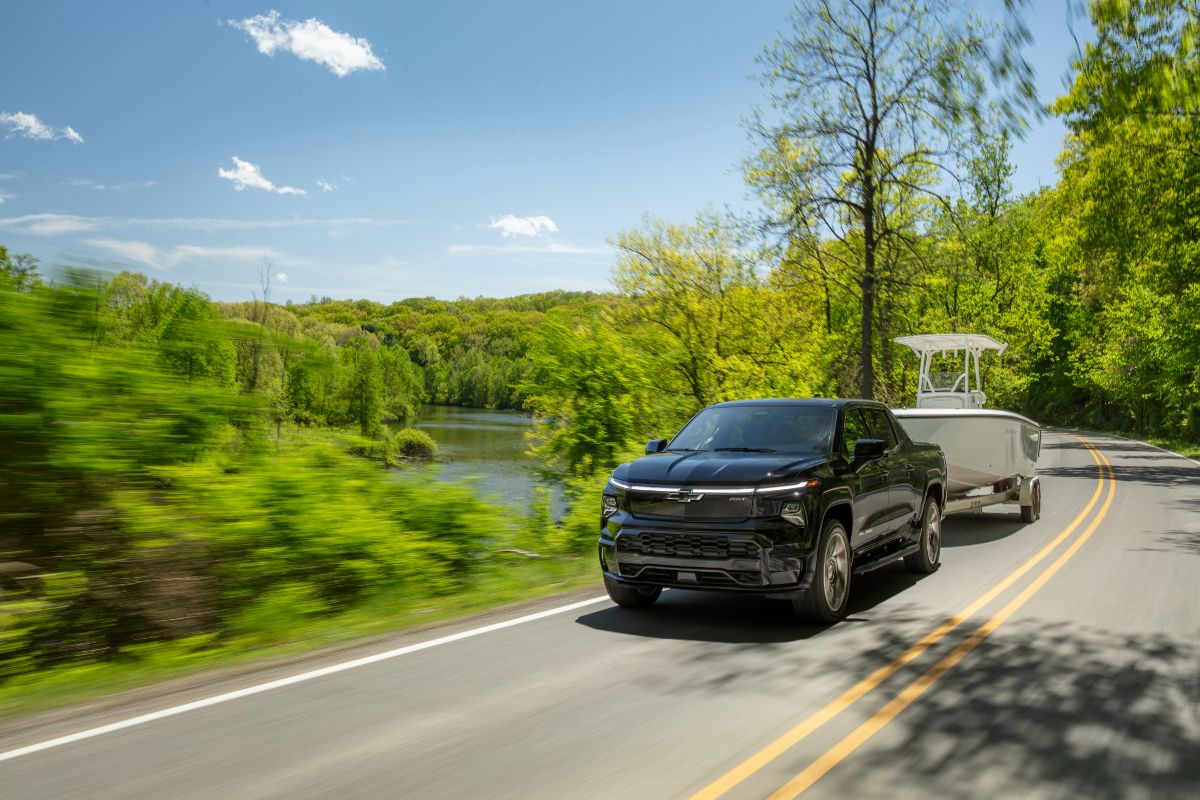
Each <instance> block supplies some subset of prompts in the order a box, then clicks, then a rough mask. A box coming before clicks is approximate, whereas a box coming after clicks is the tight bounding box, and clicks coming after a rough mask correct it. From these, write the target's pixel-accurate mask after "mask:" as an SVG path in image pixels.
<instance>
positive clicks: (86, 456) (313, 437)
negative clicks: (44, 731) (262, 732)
mask: <svg viewBox="0 0 1200 800" xmlns="http://www.w3.org/2000/svg"><path fill="white" fill-rule="evenodd" d="M4 263H5V266H6V268H5V270H4V271H3V272H2V273H0V566H2V567H3V569H2V570H0V677H3V676H16V675H21V674H26V673H29V672H30V671H32V670H37V669H44V668H46V667H49V666H53V665H61V664H66V663H69V662H87V661H95V660H112V659H121V658H129V657H134V656H135V655H136V654H137V653H143V654H144V653H147V652H149V651H147V650H146V648H147V647H148V646H151V645H154V644H155V643H164V642H169V641H174V640H184V639H187V640H189V641H200V640H197V639H196V638H195V637H210V638H205V639H203V641H204V642H207V644H208V645H211V646H214V647H216V646H220V644H221V642H222V641H230V640H237V639H239V638H246V637H250V638H254V637H261V636H266V635H268V634H270V635H272V636H278V635H279V634H280V632H281V631H287V630H292V629H298V628H301V627H303V626H305V625H308V624H310V623H311V621H312V620H314V619H319V618H322V617H328V616H331V615H337V614H341V613H344V612H346V611H347V610H349V609H353V608H355V607H358V606H359V605H361V604H362V603H364V602H365V601H368V600H370V599H371V598H375V597H379V596H382V595H384V594H386V595H388V596H392V597H402V598H405V601H406V602H408V603H412V602H416V601H419V600H420V599H421V598H429V599H431V600H432V599H436V598H438V597H444V596H449V595H452V594H459V593H462V592H466V591H469V590H470V589H471V587H472V586H473V584H474V583H475V582H476V581H478V580H480V579H481V578H482V577H485V576H486V575H487V574H489V573H490V572H494V571H495V570H497V569H504V568H506V565H505V564H503V563H502V562H500V561H498V560H497V559H495V558H492V557H491V556H490V555H489V554H491V553H493V552H494V551H497V550H501V549H503V548H504V547H505V546H508V545H511V544H512V543H513V542H515V541H517V540H518V539H519V538H520V539H521V540H522V541H526V542H529V543H530V545H531V546H533V547H541V546H542V544H543V541H542V537H543V535H544V533H545V532H546V530H548V529H549V528H553V524H552V523H550V522H549V521H548V515H547V514H540V515H539V514H537V513H535V512H531V514H530V517H529V520H531V521H532V524H526V523H525V522H524V521H523V519H522V517H521V515H520V514H515V513H514V512H512V511H511V510H509V509H505V508H500V507H497V506H494V505H491V504H489V503H487V502H485V501H483V500H481V499H480V498H479V497H478V495H477V494H476V493H475V492H474V491H473V490H471V489H470V488H467V487H463V486H457V485H453V484H447V483H440V482H439V483H437V484H435V486H436V488H434V487H431V486H430V484H429V482H428V478H427V477H414V476H412V475H407V474H404V473H403V472H397V471H396V470H390V471H389V470H385V469H384V468H383V467H384V466H385V465H395V464H397V463H399V462H401V461H403V460H406V459H414V458H429V457H432V456H433V455H434V453H435V452H436V443H435V442H434V441H433V440H432V439H430V438H429V436H428V435H427V434H425V433H424V432H422V431H417V430H411V429H402V430H399V431H397V432H395V433H394V434H384V433H383V427H382V421H383V420H384V419H386V418H387V417H388V416H389V414H391V413H392V412H395V411H397V410H398V409H399V408H407V409H411V408H412V407H415V404H416V403H417V402H419V399H420V398H421V396H422V392H423V390H424V387H423V381H422V379H421V376H420V373H419V371H418V369H417V368H416V367H415V366H414V365H413V364H412V362H411V361H409V360H408V356H407V353H406V351H404V350H403V349H401V348H397V347H390V346H387V345H384V344H382V343H380V342H379V341H378V340H377V339H375V337H374V336H373V334H370V333H369V332H366V331H363V330H362V329H361V328H359V329H358V331H359V332H357V333H355V332H349V331H332V332H331V331H330V330H329V329H328V328H327V327H326V326H325V325H324V324H321V323H319V324H317V325H315V326H312V325H310V326H308V327H307V328H306V327H305V326H304V325H303V324H302V323H300V322H299V320H298V318H297V317H295V316H294V315H292V314H290V313H289V312H287V311H286V310H284V309H281V308H279V307H277V306H272V305H269V304H265V303H254V304H243V305H242V306H240V310H241V311H243V312H244V313H245V314H246V315H247V316H246V317H237V316H236V315H235V311H236V310H237V308H235V307H231V306H219V305H217V304H214V303H212V302H210V301H209V300H208V299H207V298H205V297H204V296H203V295H200V294H199V293H197V292H195V291H192V290H188V289H182V288H180V287H176V286H171V285H168V284H163V283H159V282H155V281H149V280H147V279H146V278H144V277H143V276H140V275H130V274H121V275H118V276H115V277H103V276H100V275H98V274H96V273H91V272H68V273H65V274H64V275H63V276H62V278H61V279H60V280H59V281H57V282H53V283H45V282H43V281H42V280H41V279H40V278H39V277H38V276H37V274H36V271H33V272H28V273H24V274H15V273H14V271H12V270H9V269H7V266H8V265H9V264H10V263H11V262H10V261H9V260H8V259H7V256H6V257H5V261H4ZM247 317H250V318H247ZM314 334H315V335H314ZM339 339H340V341H341V344H340V345H339V344H338V340H339ZM318 421H319V422H323V423H334V424H339V425H343V426H347V428H348V429H339V428H329V427H318V426H316V423H317V422H318ZM372 434H379V435H378V436H376V437H373V436H372ZM522 537H523V538H522ZM211 637H215V638H211Z"/></svg>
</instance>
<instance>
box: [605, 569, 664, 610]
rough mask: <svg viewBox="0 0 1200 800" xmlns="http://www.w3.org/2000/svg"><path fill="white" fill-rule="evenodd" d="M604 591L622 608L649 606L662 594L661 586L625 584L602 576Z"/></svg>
mask: <svg viewBox="0 0 1200 800" xmlns="http://www.w3.org/2000/svg"><path fill="white" fill-rule="evenodd" d="M604 591H606V592H608V596H609V597H611V598H612V601H613V602H614V603H616V604H617V605H619V606H621V607H622V608H649V607H650V606H652V605H654V601H655V600H657V599H658V596H659V595H660V594H662V587H661V586H626V585H625V584H623V583H617V582H616V581H614V580H613V579H612V578H610V577H608V576H607V575H605V576H604Z"/></svg>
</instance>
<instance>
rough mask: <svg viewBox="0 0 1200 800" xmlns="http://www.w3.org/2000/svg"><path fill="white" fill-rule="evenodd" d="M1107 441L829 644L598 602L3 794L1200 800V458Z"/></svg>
mask: <svg viewBox="0 0 1200 800" xmlns="http://www.w3.org/2000/svg"><path fill="white" fill-rule="evenodd" d="M1089 441H1092V442H1094V443H1095V444H1096V445H1097V446H1098V447H1099V448H1100V451H1101V452H1102V456H1100V455H1097V456H1093V454H1092V453H1091V451H1089V450H1088V449H1086V448H1085V447H1084V446H1083V445H1082V444H1081V443H1080V442H1079V441H1077V440H1075V439H1074V438H1071V437H1069V436H1065V435H1049V436H1047V440H1046V444H1045V447H1044V449H1043V456H1042V460H1041V463H1040V473H1041V475H1042V476H1043V481H1044V483H1043V489H1044V509H1043V515H1042V518H1041V520H1040V521H1038V522H1036V523H1034V524H1032V525H1027V526H1026V525H1022V524H1021V523H1020V520H1019V517H1018V515H1017V513H1016V511H1015V508H1014V509H1011V510H1010V509H1008V508H1006V507H1003V506H1002V507H999V508H996V509H989V510H987V511H985V512H977V513H974V514H965V515H961V516H955V517H950V518H948V519H947V520H946V524H945V527H944V537H945V541H944V550H943V557H942V562H943V566H942V569H941V570H940V571H938V572H937V573H935V574H933V575H931V576H927V577H923V578H920V579H918V578H917V577H915V576H910V575H908V574H906V573H904V572H902V571H900V570H899V569H896V570H891V569H887V570H883V571H881V572H878V573H875V574H872V575H868V576H864V577H861V578H859V579H858V580H857V583H856V585H855V587H854V589H853V592H854V594H853V598H852V601H851V603H852V614H851V616H850V618H849V619H848V620H847V621H845V622H843V623H841V624H839V625H836V626H833V627H829V628H823V627H816V626H810V625H800V624H797V623H794V622H792V621H791V619H790V618H789V614H788V609H787V607H786V606H785V605H784V604H782V603H778V602H772V601H767V600H756V599H742V598H734V597H728V596H724V595H708V594H704V593H694V592H684V591H671V592H667V593H665V594H664V595H663V597H662V599H661V600H660V602H659V604H658V605H657V606H656V607H655V608H653V609H651V610H649V611H648V612H631V611H626V610H622V609H618V608H615V607H613V606H612V605H611V604H610V603H609V602H608V601H607V600H605V601H601V602H595V603H592V604H588V605H584V606H582V607H579V608H576V609H574V610H571V611H567V612H561V613H556V614H549V615H547V616H544V617H542V618H538V619H534V620H530V621H526V622H520V623H518V624H513V625H510V626H508V627H503V628H499V629H495V630H488V631H485V632H482V633H478V634H477V635H469V636H467V637H466V638H461V639H458V640H454V641H448V642H445V643H442V644H436V645H433V646H426V647H424V649H416V650H414V651H411V652H403V653H402V654H399V655H395V656H394V657H389V658H386V659H384V660H380V661H377V662H374V663H369V664H365V665H361V666H357V667H354V668H351V669H343V670H342V671H338V672H335V673H333V674H325V675H323V676H319V677H314V678H312V679H306V680H303V681H300V682H296V683H293V684H290V685H285V686H281V687H277V688H272V689H270V690H267V691H259V692H257V693H253V694H249V695H248V696H240V697H236V698H234V699H229V700H227V701H225V702H220V703H216V704H211V705H203V704H201V707H198V708H193V709H191V710H185V711H183V712H181V713H175V714H173V715H171V716H167V717H165V718H160V719H155V720H151V721H147V722H144V723H142V724H136V725H132V726H130V727H125V728H121V729H117V730H111V731H109V732H101V733H98V734H97V735H89V736H87V737H86V738H80V739H78V740H73V741H67V742H62V743H59V744H55V745H54V746H50V747H48V748H46V749H42V750H38V751H34V752H23V753H22V752H15V753H14V751H15V750H17V748H22V747H25V746H28V745H30V744H33V743H37V742H43V741H46V740H49V739H53V738H54V737H61V736H64V735H67V734H71V733H74V732H78V731H94V730H95V728H96V727H97V726H99V725H104V724H106V723H111V722H114V721H120V720H122V719H128V718H129V717H132V716H135V715H138V714H143V713H146V712H148V711H153V710H155V709H162V708H169V707H176V706H178V704H179V703H183V702H188V701H193V700H196V699H198V698H204V697H210V696H212V695H215V694H218V693H220V692H227V691H230V690H232V689H238V688H241V687H250V686H253V685H256V684H261V683H262V682H263V681H266V680H272V679H275V678H278V677H280V674H267V675H258V676H242V677H241V678H238V679H236V680H228V681H223V682H220V683H218V684H214V685H210V686H204V687H199V688H195V687H193V688H192V689H190V690H189V691H188V692H187V693H181V694H180V695H178V696H174V695H168V696H165V697H159V698H157V699H154V700H142V701H141V702H139V703H137V704H135V705H131V706H129V707H125V708H115V709H107V710H105V711H103V712H102V713H98V714H90V715H84V716H77V717H72V718H67V719H62V720H58V721H55V722H53V723H48V724H45V725H42V726H39V727H35V728H32V729H29V728H26V729H24V730H20V731H18V732H16V733H10V734H9V735H7V736H5V737H4V738H0V759H3V760H0V796H2V797H4V798H6V800H18V799H19V798H54V800H62V799H64V798H288V799H289V800H300V799H301V798H318V797H337V798H357V797H372V798H373V797H397V798H401V797H403V798H422V797H447V798H449V797H453V798H462V797H487V798H499V797H511V798H541V797H556V798H562V797H570V798H582V797H605V798H607V797H647V798H660V797H662V798H670V797H691V796H694V795H696V794H697V793H699V794H700V795H701V796H703V797H715V796H725V797H730V798H758V797H767V796H771V795H772V794H773V793H776V792H779V791H780V790H784V791H783V793H782V794H781V795H780V796H794V795H795V794H796V793H797V792H799V791H803V794H804V796H805V797H855V798H875V797H879V798H903V797H914V798H917V797H921V798H924V797H947V798H958V797H961V798H979V797H988V798H995V797H1021V798H1031V797H1064V798H1084V797H1086V798H1094V797H1099V798H1102V797H1113V798H1139V797H1155V798H1159V797H1188V798H1194V797H1200V465H1197V464H1195V463H1193V462H1189V461H1187V460H1184V459H1180V458H1178V457H1175V456H1171V455H1169V454H1166V453H1164V452H1162V451H1158V450H1155V449H1152V448H1149V447H1147V446H1144V445H1140V444H1135V443H1131V442H1127V441H1124V440H1119V439H1111V438H1105V437H1089ZM1104 460H1108V461H1110V462H1111V464H1112V470H1111V475H1110V474H1108V472H1107V470H1104V469H1102V467H1101V466H1099V464H1098V462H1103V461H1104ZM578 599H579V597H573V598H567V599H565V600H562V601H559V604H562V603H565V602H569V601H571V600H578ZM964 611H965V612H966V613H960V612H964ZM520 613H527V612H520ZM956 615H958V616H957V617H956ZM514 616H516V615H515V614H514ZM495 621H496V620H495V619H491V620H486V621H485V622H482V623H475V624H476V625H477V626H478V625H479V624H489V623H493V622H495ZM463 630H466V629H465V628H463V627H462V626H458V627H453V626H452V627H449V628H447V629H445V630H437V631H427V632H424V633H422V634H420V635H418V636H416V637H412V638H410V639H406V640H402V641H400V642H399V643H398V644H396V643H393V644H390V645H389V647H396V646H401V645H405V644H414V643H420V642H422V641H428V640H432V639H436V638H437V637H440V636H443V635H445V634H447V633H450V634H453V633H455V632H461V631H463ZM923 637H924V638H923ZM914 645H917V646H916V647H915V648H914V647H913V646H914ZM380 649H382V648H380ZM358 655H362V653H356V654H354V656H358ZM354 656H343V657H340V661H342V662H344V661H345V660H346V659H347V658H349V657H354ZM897 659H900V660H899V661H898V660H897ZM336 663H340V662H339V659H338V658H336V657H335V658H332V659H330V658H326V659H325V660H324V661H320V662H316V663H315V664H314V665H305V666H296V667H292V668H291V669H290V672H291V673H298V672H303V671H305V670H306V669H311V668H312V667H313V666H318V667H320V666H328V665H331V664H336ZM285 674H286V673H285Z"/></svg>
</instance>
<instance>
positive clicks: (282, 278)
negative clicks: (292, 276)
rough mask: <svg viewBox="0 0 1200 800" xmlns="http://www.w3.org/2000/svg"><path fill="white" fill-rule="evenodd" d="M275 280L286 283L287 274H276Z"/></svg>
mask: <svg viewBox="0 0 1200 800" xmlns="http://www.w3.org/2000/svg"><path fill="white" fill-rule="evenodd" d="M275 280H277V281H279V282H280V283H287V282H288V276H287V273H286V272H276V273H275Z"/></svg>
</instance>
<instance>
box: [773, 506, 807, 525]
mask: <svg viewBox="0 0 1200 800" xmlns="http://www.w3.org/2000/svg"><path fill="white" fill-rule="evenodd" d="M779 516H781V517H783V518H784V519H785V520H787V521H788V522H790V523H792V524H793V525H803V524H804V522H805V520H804V504H803V503H784V504H783V508H782V509H781V511H780V514H779Z"/></svg>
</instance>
